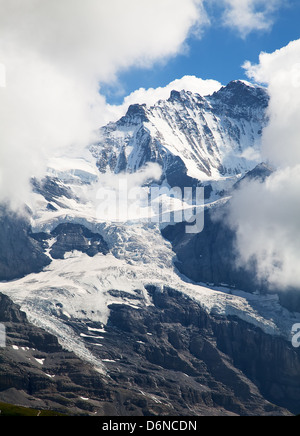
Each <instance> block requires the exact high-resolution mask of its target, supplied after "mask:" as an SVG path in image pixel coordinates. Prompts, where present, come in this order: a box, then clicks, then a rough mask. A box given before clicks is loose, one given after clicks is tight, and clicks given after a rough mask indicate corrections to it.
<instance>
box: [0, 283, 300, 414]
mask: <svg viewBox="0 0 300 436" xmlns="http://www.w3.org/2000/svg"><path fill="white" fill-rule="evenodd" d="M115 292H116V291H115ZM120 292H121V291H120ZM148 292H149V297H151V300H152V303H153V305H152V306H151V307H148V308H144V309H135V308H133V307H130V306H128V305H112V306H111V307H110V309H111V315H110V318H109V321H108V324H107V326H106V327H105V329H103V326H99V325H97V324H96V323H91V322H90V323H88V324H85V323H83V322H82V321H76V320H72V321H70V327H72V328H73V329H74V331H77V332H81V334H82V335H84V336H85V337H86V347H87V348H88V349H89V350H90V351H92V352H93V354H94V356H95V357H96V358H97V359H99V362H100V361H102V362H103V363H104V364H105V365H106V367H107V371H108V372H107V375H109V377H107V375H106V374H105V373H104V374H100V373H99V372H97V371H95V369H94V368H93V366H92V365H90V364H88V363H86V362H83V361H82V360H80V359H78V358H77V357H76V356H75V355H74V354H73V353H70V352H67V351H65V350H63V349H62V347H61V346H60V345H59V344H58V342H57V339H56V338H55V337H54V336H52V335H51V334H49V333H46V332H45V331H44V330H42V329H39V328H37V327H34V326H33V325H31V324H30V323H29V322H28V321H27V318H26V316H25V314H24V313H22V312H21V311H20V310H19V308H18V307H17V306H15V305H14V304H13V303H12V302H11V301H10V300H9V298H8V297H6V296H3V295H1V294H0V322H2V323H4V325H5V327H6V331H7V347H6V348H0V401H5V402H10V403H14V404H17V405H23V406H28V407H35V408H41V409H51V410H55V411H58V412H62V413H66V414H71V415H93V416H95V415H101V416H104V415H105V416H129V415H134V416H139V415H146V416H150V415H154V416H155V415H158V416H170V415H171V416H198V415H200V416H201V415H206V416H209V415H212V416H213V415H216V416H217V415H218V416H226V415H227V416H230V415H237V416H253V415H259V416H268V415H270V416H281V415H291V414H295V413H299V409H300V382H299V377H298V374H299V371H300V354H299V352H298V351H297V350H296V349H292V347H291V345H290V344H289V343H287V342H286V341H284V340H282V339H280V338H276V337H272V336H269V335H267V334H265V333H263V332H262V331H261V330H260V329H258V328H255V327H254V326H250V325H249V324H247V323H244V322H241V321H240V320H237V319H235V318H218V317H214V316H211V315H208V314H207V313H206V312H205V311H204V310H203V309H202V308H201V306H200V305H199V304H198V303H196V302H194V301H192V300H190V299H189V298H187V297H186V296H184V295H182V294H180V293H178V292H177V291H175V290H173V289H171V288H168V287H165V289H164V290H163V291H161V290H158V289H156V288H155V287H154V286H151V285H149V286H148ZM99 327H102V328H101V331H102V333H101V335H102V336H103V341H101V342H102V346H101V347H99V340H100V338H99V330H100V328H99ZM97 344H98V345H97Z"/></svg>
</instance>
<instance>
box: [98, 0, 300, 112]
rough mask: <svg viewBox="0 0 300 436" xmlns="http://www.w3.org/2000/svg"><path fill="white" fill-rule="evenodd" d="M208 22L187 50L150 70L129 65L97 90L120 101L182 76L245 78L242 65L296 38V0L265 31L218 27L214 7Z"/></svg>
mask: <svg viewBox="0 0 300 436" xmlns="http://www.w3.org/2000/svg"><path fill="white" fill-rule="evenodd" d="M209 12H210V19H211V25H210V26H208V27H207V28H206V29H205V30H204V31H203V34H202V37H201V38H196V37H194V36H192V37H190V38H189V39H188V40H187V45H188V47H189V48H188V50H187V51H186V53H184V54H182V55H177V56H176V57H174V58H172V59H169V60H168V61H167V62H165V63H156V64H155V65H154V67H152V68H150V69H148V68H147V69H142V68H130V69H129V70H127V71H125V72H123V73H120V74H119V75H118V79H119V86H117V87H116V86H115V85H111V86H106V85H102V87H101V93H102V94H103V95H105V96H106V98H107V101H108V103H111V104H121V103H122V102H123V99H124V97H125V96H127V95H129V94H130V93H131V92H133V91H135V90H136V89H139V88H145V89H148V88H157V87H160V86H163V87H164V86H166V85H167V84H169V83H170V82H172V81H173V80H175V79H180V78H181V77H183V76H185V75H194V76H197V77H200V78H202V79H214V80H217V81H219V82H221V83H222V84H224V85H226V84H227V83H228V82H230V81H231V80H235V79H245V78H246V77H245V74H244V70H243V69H242V67H241V66H242V65H243V64H244V62H245V61H247V60H249V61H251V62H252V63H257V62H258V57H259V54H260V53H261V52H262V51H265V52H269V53H272V52H274V51H275V50H277V49H280V48H282V47H284V46H285V45H287V44H288V43H289V42H290V41H292V40H296V39H299V37H300V25H299V23H300V1H299V0H288V1H286V2H285V4H284V5H283V6H281V8H280V9H279V10H277V11H276V12H274V14H273V16H272V19H273V24H272V26H271V27H270V28H269V29H268V30H265V31H264V30H262V31H259V30H253V31H252V32H251V33H250V34H248V35H247V36H246V37H244V38H243V37H241V35H240V34H239V33H238V32H237V31H236V30H235V29H233V28H227V27H224V26H222V24H221V20H220V14H219V12H218V10H217V9H216V7H214V8H212V9H211V10H210V11H209Z"/></svg>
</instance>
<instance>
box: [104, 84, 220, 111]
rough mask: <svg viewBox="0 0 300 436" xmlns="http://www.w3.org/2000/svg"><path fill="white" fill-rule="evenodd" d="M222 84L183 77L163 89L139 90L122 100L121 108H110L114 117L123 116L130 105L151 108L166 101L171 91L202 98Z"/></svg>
mask: <svg viewBox="0 0 300 436" xmlns="http://www.w3.org/2000/svg"><path fill="white" fill-rule="evenodd" d="M221 87H222V84H221V83H219V82H218V81H216V80H202V79H200V78H198V77H195V76H184V77H182V78H181V79H177V80H174V81H173V82H171V83H169V84H168V85H167V86H165V87H159V88H155V89H154V88H150V89H145V88H140V89H138V90H136V91H134V92H133V93H131V94H130V95H129V96H127V97H126V98H125V99H124V103H123V104H122V105H121V106H115V107H112V108H111V109H112V110H115V112H116V116H120V115H123V114H124V112H125V111H126V110H127V108H128V107H129V106H130V105H131V104H146V105H147V106H152V105H154V104H155V103H157V102H158V101H159V100H167V99H168V98H169V97H170V94H171V91H173V90H174V91H179V92H180V91H182V90H185V91H191V92H193V93H196V94H200V95H202V96H206V95H210V94H212V93H214V92H216V91H218V90H219V89H220V88H221Z"/></svg>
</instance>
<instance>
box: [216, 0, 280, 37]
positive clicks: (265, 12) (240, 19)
mask: <svg viewBox="0 0 300 436" xmlns="http://www.w3.org/2000/svg"><path fill="white" fill-rule="evenodd" d="M222 3H223V4H224V6H225V11H224V14H223V21H224V24H225V26H228V27H231V28H233V29H237V30H238V32H239V33H240V34H241V36H242V37H246V36H247V35H248V34H249V33H251V32H253V31H266V30H269V29H270V28H271V27H272V25H273V24H274V12H275V11H276V10H277V9H278V8H279V7H280V6H282V4H283V1H282V0H268V1H266V0H222Z"/></svg>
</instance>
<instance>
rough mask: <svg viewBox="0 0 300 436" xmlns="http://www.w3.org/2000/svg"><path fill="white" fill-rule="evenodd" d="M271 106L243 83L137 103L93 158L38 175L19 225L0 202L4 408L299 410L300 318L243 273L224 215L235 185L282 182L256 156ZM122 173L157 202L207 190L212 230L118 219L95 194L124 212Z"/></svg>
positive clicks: (0, 387) (55, 164) (67, 161)
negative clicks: (172, 194) (299, 336)
mask: <svg viewBox="0 0 300 436" xmlns="http://www.w3.org/2000/svg"><path fill="white" fill-rule="evenodd" d="M268 102H269V97H268V94H267V91H266V90H265V89H264V88H262V87H258V86H254V85H251V84H248V83H247V82H243V81H234V82H231V83H229V84H228V85H227V86H226V87H223V88H222V89H221V90H220V91H218V92H216V93H215V94H213V95H211V96H200V95H198V94H192V93H191V92H188V91H182V92H175V91H173V92H172V93H171V95H170V98H169V99H168V100H166V101H159V102H158V103H157V104H155V105H154V106H152V107H147V106H146V105H133V106H131V107H129V109H128V111H127V113H126V114H125V115H124V116H123V117H122V118H121V119H120V120H119V121H117V122H114V123H110V124H108V125H107V126H104V127H102V128H101V129H100V130H99V140H98V141H97V142H96V143H95V144H92V145H89V146H88V147H87V149H86V150H85V152H84V153H83V154H82V155H80V156H75V157H74V156H72V157H71V156H68V155H67V156H60V157H56V158H55V159H52V160H51V162H49V167H48V170H47V173H46V174H45V175H44V177H43V178H42V179H38V178H36V177H33V178H32V188H33V196H32V201H31V203H30V204H27V205H26V208H25V209H24V210H25V212H24V213H23V214H13V213H12V212H10V211H8V210H7V208H5V207H4V206H3V208H2V210H1V219H0V240H1V245H0V280H1V282H0V292H1V294H0V295H1V297H0V323H2V324H4V325H5V327H6V331H7V334H8V336H7V347H5V348H2V349H0V374H1V373H2V374H9V377H5V376H2V378H1V377H0V381H1V383H0V401H3V402H8V403H13V404H17V405H20V406H30V407H34V408H39V407H40V408H42V409H47V408H48V409H50V410H54V411H58V412H62V413H67V414H87V415H92V414H97V415H125V416H128V415H147V416H148V415H164V416H166V415H173V416H174V415H178V416H183V415H189V416H197V415H242V416H249V415H291V414H297V413H299V409H300V385H299V371H300V351H299V349H297V348H293V346H292V344H291V330H292V326H293V325H294V324H296V323H299V322H300V313H298V312H296V311H295V310H293V308H291V307H290V306H288V305H287V304H283V301H282V299H281V297H280V295H279V294H278V293H276V292H275V293H274V292H272V293H270V292H269V290H268V289H266V288H265V287H264V286H262V284H261V283H256V281H255V274H254V270H251V269H248V270H247V271H243V270H237V268H236V266H235V264H236V262H235V256H236V253H235V250H234V242H235V234H234V231H233V230H232V229H229V227H228V226H227V225H226V219H225V218H226V208H227V207H228V204H229V202H230V198H231V195H232V192H233V191H234V190H235V189H237V188H238V186H239V184H240V183H243V182H244V181H245V180H249V179H253V178H260V179H266V178H267V177H269V176H270V175H271V174H272V169H271V168H269V167H268V166H267V165H266V164H264V163H262V159H261V157H260V146H261V136H262V132H263V129H264V127H265V126H266V124H267V122H268V118H267V107H268ZM148 164H157V165H160V166H161V168H162V172H161V178H160V180H159V181H158V182H157V180H155V181H154V180H153V179H154V176H153V177H152V174H151V171H150V170H149V168H151V167H147V165H148ZM145 168H148V170H147V171H148V172H147V171H146V170H145ZM145 171H146V172H145ZM143 173H145V174H146V175H147V177H140V175H141V174H143ZM125 176H126V178H127V179H126V180H127V181H128V183H129V184H130V183H131V184H132V185H133V186H134V187H138V188H139V189H142V190H143V192H146V193H147V194H149V192H150V189H151V186H152V183H155V185H156V186H157V183H158V184H159V185H161V187H167V188H170V187H197V186H204V187H205V188H206V196H205V197H206V203H205V205H204V206H203V207H202V206H201V207H202V209H203V213H204V214H205V226H204V229H203V231H202V232H200V233H196V234H188V233H187V232H186V230H185V226H186V223H185V222H180V223H172V222H168V223H160V222H152V221H150V222H149V221H147V220H146V221H145V220H141V219H139V216H133V217H130V218H123V219H119V220H116V219H108V218H107V217H106V216H105V214H104V213H103V211H104V209H105V205H104V203H103V199H102V197H101V196H100V195H99V190H101V189H103V188H104V187H105V188H109V189H108V191H106V192H107V193H108V196H109V201H110V202H111V203H113V199H114V197H113V194H114V192H115V191H116V190H117V188H116V181H119V180H123V178H122V177H125ZM145 180H146V182H145ZM137 185H138V186H137ZM168 200H169V198H168V194H165V195H164V197H163V202H164V206H165V207H166V205H167V202H168ZM176 207H178V208H179V210H180V207H183V204H179V205H177V206H176ZM201 207H200V206H199V209H201ZM202 209H201V210H202ZM216 217H219V219H217V218H216ZM220 217H221V219H220ZM222 217H223V218H224V219H222ZM37 359H38V360H37ZM41 362H42V364H41ZM26 374H27V375H26Z"/></svg>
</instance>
